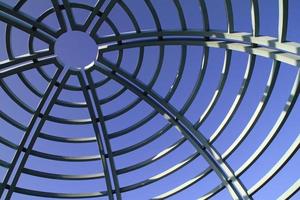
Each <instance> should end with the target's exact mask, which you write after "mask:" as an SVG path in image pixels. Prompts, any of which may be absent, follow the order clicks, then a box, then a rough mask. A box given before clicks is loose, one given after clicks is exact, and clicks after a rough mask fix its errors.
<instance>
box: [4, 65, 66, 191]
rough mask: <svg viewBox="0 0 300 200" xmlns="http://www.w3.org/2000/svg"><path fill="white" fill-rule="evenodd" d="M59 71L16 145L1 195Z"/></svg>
mask: <svg viewBox="0 0 300 200" xmlns="http://www.w3.org/2000/svg"><path fill="white" fill-rule="evenodd" d="M61 71H62V69H60V68H59V69H58V70H57V72H56V73H55V75H54V77H53V80H52V81H51V82H50V83H49V85H48V88H47V90H46V91H45V94H44V96H43V98H42V99H41V101H40V103H39V105H38V107H37V109H36V111H35V113H34V115H33V116H32V118H31V121H30V123H29V125H28V127H27V129H26V131H25V133H24V136H23V138H22V141H21V143H20V144H19V146H18V149H17V152H16V153H15V155H14V158H13V161H12V162H11V167H10V168H9V170H8V171H7V173H6V175H5V178H4V180H3V182H2V186H3V187H2V188H1V190H0V191H1V192H0V194H1V196H2V194H3V190H4V188H5V187H6V185H7V183H8V181H9V179H10V177H11V175H12V173H13V170H14V168H15V167H16V164H17V161H18V160H19V158H20V155H21V152H22V150H23V148H24V146H25V144H26V142H27V140H28V138H29V137H30V134H31V131H32V129H33V127H34V124H35V123H36V121H37V119H38V117H39V115H40V113H41V111H42V109H43V107H44V106H45V103H46V101H47V99H48V98H49V95H50V93H51V91H52V90H53V88H54V85H55V82H56V81H57V80H58V78H59V75H60V74H61ZM23 159H24V157H23ZM19 168H22V167H19ZM16 176H17V175H15V177H14V178H16Z"/></svg>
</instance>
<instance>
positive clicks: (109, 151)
mask: <svg viewBox="0 0 300 200" xmlns="http://www.w3.org/2000/svg"><path fill="white" fill-rule="evenodd" d="M90 70H91V68H90V69H89V70H86V72H85V74H86V77H87V80H88V83H89V86H90V89H91V93H92V97H93V100H94V103H95V104H96V105H95V107H96V110H97V114H98V118H99V121H100V124H101V130H102V134H103V139H104V142H105V146H106V150H107V156H108V159H109V163H110V169H111V174H112V178H113V182H114V186H115V193H116V196H117V199H118V200H119V199H122V198H121V192H120V184H119V180H118V176H117V170H116V166H115V161H114V158H113V154H112V149H111V145H110V141H109V138H108V133H107V129H106V125H105V121H104V118H103V113H102V110H101V107H100V105H99V98H98V96H97V93H96V88H95V84H94V81H93V78H92V75H91V71H90Z"/></svg>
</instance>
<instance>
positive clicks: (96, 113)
mask: <svg viewBox="0 0 300 200" xmlns="http://www.w3.org/2000/svg"><path fill="white" fill-rule="evenodd" d="M51 2H52V5H53V7H52V8H50V9H48V10H46V11H45V12H44V13H43V14H42V15H41V16H40V17H39V18H37V19H32V18H31V17H29V16H28V15H27V14H26V13H24V12H22V11H20V9H21V7H22V6H23V5H25V4H26V3H27V0H20V1H19V2H18V3H17V4H16V5H15V7H11V6H9V5H7V4H5V3H3V2H2V1H0V21H2V22H4V23H6V24H7V26H6V33H5V34H6V41H5V45H6V49H7V55H8V60H6V61H3V62H1V63H0V85H1V88H2V89H3V90H4V91H5V92H6V94H7V95H8V96H9V97H10V98H11V99H12V100H13V101H14V102H15V103H16V104H17V105H19V106H20V107H21V108H22V109H24V110H25V111H26V112H28V113H30V114H31V115H32V119H31V121H30V123H29V124H28V125H23V124H21V123H20V122H18V121H16V120H15V119H13V118H12V117H11V116H8V115H7V114H6V113H4V112H2V111H1V110H0V117H1V119H3V120H4V121H6V122H7V123H9V124H11V125H13V126H14V127H16V128H17V129H20V130H22V131H24V135H23V138H22V140H21V142H20V144H15V143H13V142H11V141H9V140H7V139H5V138H3V137H1V136H0V143H1V144H3V145H5V146H7V147H9V148H11V149H14V150H15V151H16V153H15V155H14V158H13V160H12V161H11V162H10V163H9V162H6V161H4V160H2V159H1V158H0V166H1V167H4V168H7V172H6V175H5V178H4V180H3V181H2V183H1V188H0V194H1V195H0V196H1V198H2V197H3V198H5V199H10V198H11V197H12V194H13V192H16V193H21V194H26V195H33V196H41V197H52V198H89V197H101V196H107V197H108V198H109V199H122V192H126V191H130V190H134V189H137V188H139V187H143V186H145V185H148V184H151V183H153V182H156V181H158V180H160V179H162V178H164V177H166V176H168V175H170V174H172V173H174V172H176V171H177V170H180V169H181V168H182V167H184V166H185V165H187V164H189V163H190V162H191V161H193V160H194V159H195V158H197V157H198V156H202V157H203V158H204V159H205V160H206V161H207V163H208V164H209V167H208V168H207V169H205V170H204V171H202V172H200V173H199V174H198V175H197V176H196V177H194V178H193V179H191V180H189V181H187V182H185V183H183V184H182V185H179V186H178V187H176V188H173V189H172V190H170V191H167V192H166V193H164V194H161V195H159V196H156V197H153V199H165V198H168V197H170V196H172V195H175V194H177V193H179V192H181V191H183V190H185V189H186V188H188V187H189V186H191V185H193V184H195V183H197V182H199V181H200V180H202V179H203V178H204V177H206V176H207V175H208V174H210V173H213V172H214V173H216V175H217V176H218V177H219V179H220V181H221V182H220V184H219V185H217V186H216V187H215V188H212V190H211V191H209V192H208V193H207V194H206V195H204V196H202V197H201V199H208V198H210V197H212V196H214V195H216V194H217V193H218V192H220V191H222V190H223V189H224V188H227V189H228V191H229V192H230V194H231V196H232V198H233V199H252V198H253V195H254V194H255V193H256V192H257V191H259V190H260V189H261V188H262V187H263V186H264V185H265V184H267V183H268V182H269V181H270V180H271V179H272V177H274V175H276V174H277V173H278V172H279V171H280V170H281V169H282V168H283V167H284V166H285V164H286V163H287V162H288V161H289V160H290V159H291V158H292V157H293V155H294V154H295V153H296V152H297V151H298V149H299V145H300V137H299V136H298V137H297V139H295V141H294V143H293V144H292V145H291V146H290V148H289V149H288V150H287V151H286V153H285V154H284V155H283V156H282V158H281V159H280V160H279V161H278V162H277V163H276V165H274V166H273V168H272V169H271V170H270V171H269V172H268V173H267V174H265V176H264V177H263V178H262V179H261V180H260V181H258V182H257V183H256V184H255V185H253V186H252V187H251V188H246V187H245V186H244V184H243V183H242V181H241V180H240V176H241V175H242V174H243V173H244V172H245V171H246V170H248V169H249V168H250V167H251V166H252V165H253V164H254V163H255V161H256V160H257V159H258V158H259V157H260V156H262V155H263V153H264V152H265V151H266V149H267V148H268V147H269V145H270V144H271V143H272V142H273V140H274V139H275V138H276V136H277V134H278V133H279V131H280V129H281V128H282V127H283V125H284V123H285V122H286V120H287V118H288V117H289V114H290V113H291V111H292V109H293V106H294V105H295V103H296V101H297V98H298V96H299V92H300V86H299V84H300V68H299V67H300V44H299V43H296V42H290V41H286V35H287V27H288V0H279V1H278V4H279V11H278V13H279V23H278V38H274V37H269V36H263V35H260V31H259V28H260V25H259V22H260V19H259V13H260V11H259V4H258V1H257V0H250V2H251V17H252V18H251V20H252V32H251V33H246V32H236V31H235V29H234V13H233V10H232V5H231V1H230V0H225V1H224V2H225V8H226V13H227V16H226V18H227V30H226V31H214V30H211V29H210V25H209V18H208V11H207V8H206V3H205V1H204V0H199V1H198V2H199V6H200V8H201V14H202V19H203V29H202V30H190V29H188V28H187V25H186V19H185V13H184V12H183V9H182V7H181V4H180V2H179V0H173V3H174V5H175V6H176V8H177V12H178V16H179V19H180V23H181V29H178V30H164V29H163V28H162V25H161V23H160V19H159V16H158V14H157V12H156V10H155V8H154V6H153V4H152V2H151V1H150V0H144V2H145V4H146V5H147V7H148V9H149V11H150V12H151V15H152V17H153V19H154V21H155V25H156V30H150V31H145V30H142V29H141V28H140V26H139V24H138V22H137V19H136V18H135V16H134V14H133V12H132V11H131V10H130V8H129V7H128V6H127V5H126V3H125V2H124V1H119V0H111V1H110V2H109V3H108V5H107V6H106V7H105V8H104V11H103V12H100V9H101V8H102V7H103V6H104V0H98V1H97V3H96V5H95V6H94V7H91V6H88V5H85V4H79V3H71V2H69V1H67V0H62V3H61V2H60V1H59V0H51ZM116 4H118V5H119V6H120V7H121V8H122V9H123V10H124V11H125V12H126V13H127V15H128V17H129V18H130V20H131V22H132V24H133V25H134V28H135V31H134V32H128V33H122V32H119V30H118V28H117V27H116V25H115V24H114V23H113V22H112V21H111V20H110V19H109V13H110V12H111V10H112V9H113V8H114V6H115V5H116ZM75 8H78V9H85V10H88V11H90V15H89V17H88V18H87V20H86V21H85V23H84V24H78V23H76V21H75V18H74V16H73V12H72V9H75ZM64 12H65V13H66V16H65V14H64ZM53 13H54V14H55V15H56V16H57V19H58V22H59V25H60V30H53V28H51V27H49V26H47V25H46V24H44V23H43V20H44V19H45V18H46V17H47V16H49V15H50V14H53ZM93 21H96V22H95V23H94V25H92V24H93V23H92V22H93ZM104 22H105V23H107V24H108V25H109V26H110V27H111V29H112V30H113V31H114V35H108V36H105V37H99V36H98V35H97V31H98V29H99V28H100V27H101V25H102V24H103V23H104ZM12 28H18V29H20V30H22V31H24V32H26V33H28V34H29V35H30V38H29V43H28V45H29V54H27V55H23V56H19V57H16V56H15V55H14V53H13V49H12V46H11V40H12V38H11V31H12ZM69 28H70V29H71V30H77V31H84V32H89V33H90V36H91V37H92V38H93V39H94V40H95V41H96V43H97V45H99V56H98V58H97V61H96V62H95V64H94V65H92V66H90V67H88V68H85V69H84V70H77V69H72V68H70V69H67V68H64V66H63V65H62V63H60V62H59V61H58V59H57V57H56V55H55V53H54V44H55V41H56V39H57V38H58V37H59V36H60V35H61V34H63V33H65V32H66V31H68V30H69ZM34 38H38V39H40V40H42V41H44V42H46V43H47V44H48V45H49V48H48V49H45V50H42V51H38V52H36V51H34V48H33V41H34ZM170 45H176V46H180V47H181V61H180V66H179V67H178V71H177V76H176V79H175V80H174V83H173V85H172V87H171V88H170V90H169V92H168V93H167V95H166V96H165V97H162V96H160V95H159V94H158V93H156V92H155V91H154V89H153V86H154V84H155V82H156V80H157V78H158V76H159V73H160V71H161V68H162V63H163V60H164V51H165V46H170ZM190 45H192V46H201V47H203V55H202V61H201V68H200V71H199V74H198V79H197V82H196V84H195V86H194V88H193V90H192V91H191V92H190V96H189V98H188V100H187V101H186V102H185V104H184V105H183V106H182V108H181V109H180V110H177V109H176V108H174V107H173V106H172V104H171V103H170V102H169V101H170V99H171V98H172V96H173V95H174V93H175V91H176V89H177V87H178V85H179V82H180V80H181V78H182V74H183V70H184V66H185V62H186V55H187V46H190ZM147 46H158V47H159V60H158V64H157V66H156V68H155V69H156V71H155V73H154V76H153V77H152V79H151V81H150V83H149V84H144V83H143V82H142V81H140V80H138V79H137V75H138V74H139V71H140V68H141V65H142V62H143V58H144V50H145V48H146V47H147ZM1 48H2V47H1ZM128 48H139V58H138V62H137V65H136V68H135V71H134V73H133V74H129V73H128V72H126V71H124V70H122V69H121V68H120V64H121V61H122V57H123V51H124V50H125V49H128ZM210 48H223V49H225V55H224V64H223V68H222V72H221V76H220V79H219V84H218V87H217V88H216V90H215V93H214V95H213V97H212V99H211V101H210V103H209V105H208V106H207V108H206V110H205V112H204V113H202V114H201V115H200V116H199V119H198V120H197V121H196V122H194V123H193V122H191V121H189V120H188V119H187V118H186V117H185V113H186V112H187V110H188V109H189V107H190V106H191V104H192V103H193V101H194V99H195V97H196V95H197V93H198V91H199V89H200V88H201V86H202V82H203V79H204V77H205V73H206V69H207V65H208V57H209V50H210ZM111 51H118V52H119V56H118V60H117V62H116V64H114V63H112V62H110V61H109V60H107V59H106V58H105V57H104V56H103V54H104V53H106V52H111ZM232 51H239V52H244V53H247V54H249V55H248V64H247V68H246V71H245V74H244V78H243V82H242V85H241V86H240V90H239V93H238V94H237V96H236V98H235V101H234V103H233V104H232V105H231V107H230V110H229V112H228V113H227V115H226V117H225V118H224V119H223V121H222V123H221V124H220V126H219V127H218V128H217V130H216V131H215V132H214V133H213V134H212V136H211V137H210V138H206V137H205V136H204V135H203V133H201V132H200V131H199V130H198V129H199V127H200V126H201V125H202V124H203V122H204V121H205V120H206V119H207V117H208V116H209V115H210V114H211V112H212V110H213V109H214V108H215V105H216V104H217V102H218V100H219V97H220V95H221V94H222V91H223V88H224V85H225V83H226V80H227V76H228V71H229V68H230V64H231V57H232ZM257 56H261V57H266V58H269V59H272V60H273V66H272V70H271V72H270V74H269V78H268V82H267V85H266V87H265V92H264V94H263V95H262V97H261V101H260V103H259V104H258V105H257V107H256V110H255V112H254V114H253V115H252V117H251V119H250V120H249V122H248V124H247V126H246V127H245V128H244V130H243V131H242V132H241V134H240V135H239V136H238V138H236V140H235V141H234V142H233V143H232V145H231V146H230V147H229V148H228V149H227V150H226V151H225V152H224V153H223V154H220V153H219V152H218V151H217V150H216V148H215V147H214V144H213V143H214V142H215V141H216V140H217V139H218V137H219V136H220V135H221V134H222V132H223V131H224V129H225V128H226V127H227V125H228V124H229V123H230V121H231V119H232V118H233V116H234V115H235V113H236V111H237V110H238V108H239V106H240V104H241V102H242V101H243V98H244V96H245V93H246V91H247V88H248V85H249V83H250V80H251V76H252V72H253V69H254V67H255V60H256V57H257ZM281 63H286V64H289V65H292V66H295V67H296V69H297V70H298V73H297V75H296V79H295V81H294V85H293V88H292V89H291V92H290V97H289V99H288V100H287V102H286V106H285V108H284V110H283V111H282V113H281V114H280V116H279V117H278V119H277V121H276V123H275V124H274V126H273V128H272V130H271V131H270V132H269V134H268V135H267V137H266V138H265V140H264V141H263V142H262V143H261V144H260V146H259V148H257V150H256V151H255V152H254V153H253V154H252V155H251V156H250V157H249V159H248V160H247V161H246V162H245V163H244V164H243V165H242V166H241V167H240V168H239V169H238V170H236V171H234V170H233V169H231V167H230V166H229V164H228V163H227V161H226V160H227V159H228V158H229V157H230V155H231V154H232V153H233V152H234V151H235V150H236V149H237V148H238V147H239V146H240V145H241V144H242V143H243V141H244V140H245V139H246V138H247V136H248V135H249V134H250V132H251V130H252V129H253V127H254V126H255V124H256V123H257V121H258V120H259V118H260V116H261V114H262V113H263V111H264V109H265V107H266V105H267V103H268V100H269V98H270V96H271V94H272V91H273V88H274V85H275V82H276V79H277V76H278V73H279V68H280V64H281ZM47 64H53V65H55V66H56V68H57V70H56V73H55V75H54V76H53V77H50V76H49V75H48V74H47V73H46V72H45V71H44V69H43V68H42V66H44V65H47ZM30 69H37V70H38V72H39V73H40V75H41V76H42V77H43V78H44V79H45V80H46V81H48V82H49V85H48V87H47V89H46V91H45V92H41V91H39V90H38V89H36V88H35V86H34V85H32V83H31V82H30V81H29V80H28V79H27V78H26V76H25V75H24V72H25V71H27V70H30ZM93 73H102V74H103V75H105V76H106V79H104V80H101V81H98V80H94V79H93V77H92V74H93ZM11 75H17V76H19V78H20V79H21V80H22V81H23V83H24V84H25V85H26V87H27V88H28V89H29V90H30V91H32V92H33V93H34V94H35V95H36V96H38V97H40V98H41V100H40V102H39V105H38V107H37V108H36V109H35V108H32V107H30V106H29V105H28V104H27V103H26V102H25V101H24V100H22V99H20V98H18V97H17V95H15V93H14V91H12V90H11V89H10V88H9V86H8V85H7V84H6V83H5V81H4V79H5V78H6V77H8V76H11ZM71 76H74V77H76V78H77V79H78V80H79V83H80V85H79V86H74V85H69V84H68V83H67V82H68V80H69V79H70V77H71ZM109 81H115V82H116V83H118V84H120V85H122V89H120V90H119V91H118V92H117V93H115V94H113V95H111V96H109V97H107V98H104V99H100V98H99V97H98V95H97V92H96V89H97V88H99V87H101V86H103V85H105V84H106V83H108V82H109ZM62 90H71V91H81V92H82V93H83V95H84V99H85V101H84V102H69V101H64V100H62V99H60V98H59V94H60V93H61V91H62ZM127 90H128V91H131V92H132V93H133V94H135V95H136V99H135V100H134V101H132V103H130V104H129V105H127V106H126V107H124V108H123V109H121V110H119V111H116V112H114V113H112V114H110V115H103V113H102V108H101V107H102V105H103V104H105V103H107V102H110V101H112V100H114V99H116V98H117V97H119V96H120V95H122V94H123V93H124V92H125V91H127ZM140 102H145V103H147V104H148V105H149V106H151V107H152V108H153V112H151V113H150V114H149V115H147V116H146V117H145V118H143V119H140V121H138V122H137V123H135V124H132V125H131V126H130V127H128V128H126V129H123V130H121V131H117V132H114V133H108V131H107V128H106V122H107V121H108V120H111V119H114V118H117V117H119V116H120V115H122V114H124V113H126V112H128V111H130V110H131V109H133V108H134V107H136V106H137V105H138V104H139V103H140ZM54 105H60V106H65V107H73V108H87V109H88V111H89V114H90V118H88V119H78V120H70V119H64V118H59V117H56V116H52V115H50V111H51V109H52V107H53V106H54ZM158 114H160V115H162V116H164V117H165V118H166V120H167V123H166V124H165V126H164V127H163V128H161V129H160V130H159V131H157V132H156V133H154V134H153V135H152V136H151V137H148V138H146V139H144V140H142V141H140V142H139V143H136V144H134V145H132V146H129V147H126V148H123V149H120V150H117V151H113V150H112V148H111V145H110V140H111V139H113V138H117V137H120V136H122V135H125V134H128V133H130V132H131V131H133V130H135V129H137V128H139V127H141V126H143V125H145V124H146V123H147V122H149V121H150V120H151V119H153V118H154V117H155V116H157V115H158ZM46 121H52V122H56V123H62V124H91V125H92V126H93V129H94V133H95V137H89V138H88V137H86V138H65V137H59V136H53V135H51V134H48V133H45V132H42V131H41V130H42V127H43V125H44V123H45V122H46ZM35 125H36V126H35ZM172 127H176V128H177V129H178V131H179V132H180V133H181V134H182V138H181V139H179V140H178V141H176V142H175V143H174V144H172V145H171V146H169V147H168V148H167V149H165V150H164V151H162V152H161V153H159V154H158V155H155V156H153V157H151V158H148V159H146V160H144V161H142V162H139V163H137V164H135V165H132V166H129V167H125V168H117V166H116V165H115V161H114V157H115V156H119V155H124V154H126V153H129V152H133V151H135V150H137V149H139V148H140V147H143V146H144V145H146V144H149V143H151V142H153V141H155V140H156V139H158V138H159V137H161V136H162V135H163V134H165V133H166V132H167V131H168V130H170V129H171V128H172ZM37 138H43V139H46V140H49V141H55V142H63V143H93V142H96V143H97V145H98V149H99V154H98V155H92V156H81V157H66V156H59V155H53V154H47V153H44V152H39V151H36V150H33V146H34V143H35V141H36V140H37ZM185 142H189V143H190V144H192V145H193V147H194V148H195V150H196V152H195V153H194V154H192V155H191V156H189V157H187V158H186V159H185V160H183V161H182V162H180V163H178V164H177V165H175V166H174V167H172V168H170V169H168V170H166V171H165V172H163V173H161V174H158V175H156V176H154V177H151V178H149V179H146V180H144V181H141V182H138V183H135V184H132V185H128V186H122V185H120V183H119V180H118V176H119V175H121V174H124V173H128V172H130V171H133V170H136V169H140V168H142V167H144V166H148V165H149V164H151V163H153V162H155V161H157V160H159V159H161V158H163V157H165V156H166V155H168V154H169V153H170V152H172V151H174V150H175V149H176V148H178V147H179V146H181V145H182V144H183V143H185ZM26 143H29V145H28V146H27V147H25V144H26ZM29 155H34V156H37V157H41V158H44V159H50V160H57V161H66V162H87V161H93V160H99V161H101V164H102V166H103V169H104V172H103V173H97V174H86V175H67V174H53V173H46V172H41V171H37V170H33V169H29V168H26V167H25V164H26V162H27V159H28V157H29ZM22 173H24V174H28V175H32V176H37V177H42V178H48V179H59V180H88V179H102V178H104V179H105V182H106V186H107V190H106V191H99V192H94V193H72V194H70V193H51V192H47V191H35V190H29V189H25V188H21V187H18V186H17V183H18V180H19V178H20V175H21V174H22ZM299 188H300V183H299V181H297V182H296V183H295V184H294V185H292V186H291V187H290V188H289V189H288V190H287V191H286V192H285V193H284V194H282V196H281V197H280V199H287V198H290V197H292V196H293V195H294V194H295V193H296V192H297V191H298V190H299ZM5 190H7V193H6V196H5V197H4V196H3V195H4V191H5Z"/></svg>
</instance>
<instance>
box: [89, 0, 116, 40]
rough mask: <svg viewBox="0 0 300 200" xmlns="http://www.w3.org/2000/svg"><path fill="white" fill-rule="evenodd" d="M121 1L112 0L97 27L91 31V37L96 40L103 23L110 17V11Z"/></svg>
mask: <svg viewBox="0 0 300 200" xmlns="http://www.w3.org/2000/svg"><path fill="white" fill-rule="evenodd" d="M118 1H119V0H111V1H110V2H109V4H108V5H107V7H106V8H105V10H104V12H103V14H102V15H101V18H100V19H99V20H98V21H97V22H96V24H95V26H94V27H93V29H92V30H91V33H90V35H91V36H92V37H93V38H95V37H96V34H97V31H98V29H99V28H100V26H101V25H102V24H103V22H104V21H105V20H106V18H107V17H108V15H109V13H110V11H111V10H112V9H113V8H114V6H115V4H116V3H117V2H118Z"/></svg>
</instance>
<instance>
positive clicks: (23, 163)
mask: <svg viewBox="0 0 300 200" xmlns="http://www.w3.org/2000/svg"><path fill="white" fill-rule="evenodd" d="M60 74H61V70H59V73H57V74H56V76H55V78H54V79H53V82H52V84H51V86H52V87H53V85H54V82H55V81H56V80H57V79H58V76H59V75H60ZM68 78H69V73H68V72H67V73H66V74H65V75H64V77H63V79H62V85H63V84H64V83H65V82H66V81H67V80H68ZM52 87H51V88H50V89H51V90H52ZM50 89H49V90H47V93H46V94H50V92H51V90H50ZM61 90H62V88H61V86H60V87H58V88H57V90H56V91H55V93H54V95H53V97H52V98H51V100H50V102H49V104H48V105H47V108H46V110H45V113H44V115H43V118H42V119H41V120H40V122H39V123H38V125H37V128H36V130H35V132H34V133H33V136H32V138H31V140H30V143H29V145H28V147H27V151H26V152H25V154H24V156H23V158H22V159H21V162H20V164H19V166H18V168H17V171H16V174H15V176H14V178H13V181H12V183H11V185H10V188H9V191H8V192H7V195H6V197H5V199H6V200H9V199H10V198H11V196H12V193H13V191H14V188H15V187H16V184H17V182H18V180H19V178H20V176H21V173H22V170H23V168H24V166H25V164H26V161H27V159H28V157H29V154H30V152H31V151H32V148H33V145H34V143H35V141H36V139H37V137H38V135H39V133H40V131H41V129H42V127H43V125H44V123H45V121H46V116H47V115H48V114H49V113H50V111H51V109H52V107H53V105H54V101H55V99H56V98H57V97H58V95H59V94H60V92H61ZM47 97H48V95H45V98H44V99H42V104H40V105H41V106H40V107H39V109H38V110H37V112H36V114H35V115H34V116H33V120H32V121H31V123H30V124H31V126H30V127H31V128H30V129H27V132H26V133H25V137H26V138H25V139H23V140H22V143H21V145H20V147H19V151H18V152H19V154H18V155H20V152H21V148H23V147H24V145H25V143H26V140H27V138H28V136H27V135H28V134H29V133H30V132H31V131H32V128H33V125H34V123H35V121H36V119H37V117H38V115H39V113H40V112H41V110H42V108H43V107H44V103H45V102H46V99H47ZM18 159H19V156H18V157H15V159H14V160H15V163H16V162H17V160H18ZM11 172H12V170H11ZM8 178H9V177H8Z"/></svg>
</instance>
